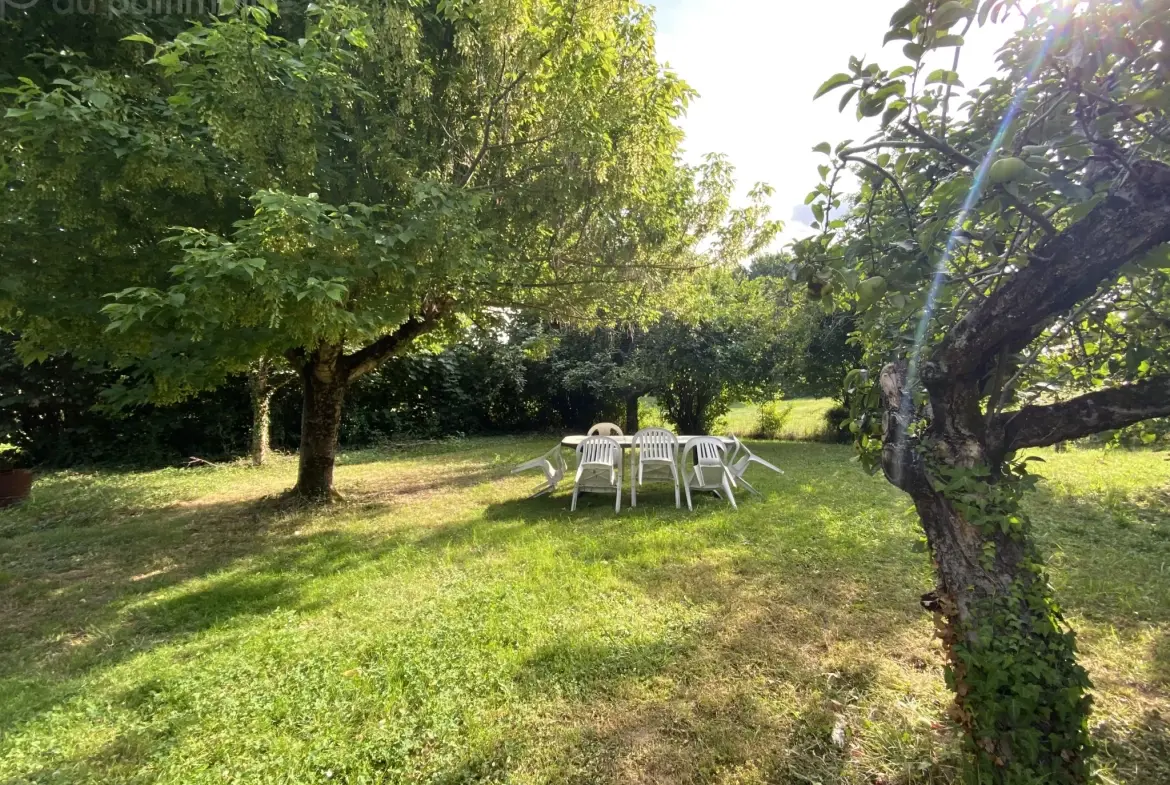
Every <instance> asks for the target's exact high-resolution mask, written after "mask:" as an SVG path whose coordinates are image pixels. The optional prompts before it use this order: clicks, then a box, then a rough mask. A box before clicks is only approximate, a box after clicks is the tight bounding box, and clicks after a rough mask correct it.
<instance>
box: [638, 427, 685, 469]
mask: <svg viewBox="0 0 1170 785" xmlns="http://www.w3.org/2000/svg"><path fill="white" fill-rule="evenodd" d="M633 446H634V447H636V448H638V460H639V461H640V462H641V461H673V460H674V459H675V456H676V455H678V437H677V436H675V435H674V434H673V433H671V432H670V431H668V430H666V429H665V428H643V429H642V430H640V431H638V432H637V433H635V434H634V441H633Z"/></svg>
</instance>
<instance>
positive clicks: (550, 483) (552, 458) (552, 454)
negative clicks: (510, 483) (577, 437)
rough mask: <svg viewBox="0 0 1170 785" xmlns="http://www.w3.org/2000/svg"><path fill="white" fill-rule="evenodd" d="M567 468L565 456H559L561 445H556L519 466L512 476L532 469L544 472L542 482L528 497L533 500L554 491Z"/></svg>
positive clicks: (563, 477)
mask: <svg viewBox="0 0 1170 785" xmlns="http://www.w3.org/2000/svg"><path fill="white" fill-rule="evenodd" d="M568 468H569V467H568V466H566V465H565V456H564V455H562V454H561V445H559V444H558V445H557V446H556V447H553V448H552V449H551V450H549V451H548V452H546V453H545V454H544V455H542V456H540V457H539V458H533V459H532V460H531V461H528V462H526V463H522V464H520V465H519V466H517V467H516V468H515V469H513V470H512V474H519V473H520V472H527V471H532V470H533V469H540V470H541V471H542V472H544V482H543V483H541V484H540V485H538V486H536V488H534V489H533V491H532V494H531V495H530V496H529V497H528V498H529V499H535V498H536V497H537V496H543V495H544V494H546V493H552V492H553V491H555V490H556V489H557V483H559V482H560V481H561V480H563V479H565V472H566V471H567V470H568Z"/></svg>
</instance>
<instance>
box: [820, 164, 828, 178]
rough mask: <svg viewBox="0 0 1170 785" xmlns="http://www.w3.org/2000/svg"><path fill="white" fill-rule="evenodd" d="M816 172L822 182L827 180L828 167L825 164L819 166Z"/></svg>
mask: <svg viewBox="0 0 1170 785" xmlns="http://www.w3.org/2000/svg"><path fill="white" fill-rule="evenodd" d="M817 171H818V172H820V174H821V179H822V180H827V179H828V178H829V167H828V165H827V164H821V165H820V166H818V167H817Z"/></svg>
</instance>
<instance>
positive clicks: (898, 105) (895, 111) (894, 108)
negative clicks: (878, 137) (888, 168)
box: [882, 101, 907, 159]
mask: <svg viewBox="0 0 1170 785" xmlns="http://www.w3.org/2000/svg"><path fill="white" fill-rule="evenodd" d="M906 106H907V103H906V102H905V101H894V102H893V103H891V104H890V105H889V106H888V107H886V111H885V112H883V113H882V125H883V126H886V125H889V124H890V123H892V122H894V120H896V119H897V118H898V115H900V114H902V112H904V111H906ZM886 158H887V159H889V155H888V154H887V155H886Z"/></svg>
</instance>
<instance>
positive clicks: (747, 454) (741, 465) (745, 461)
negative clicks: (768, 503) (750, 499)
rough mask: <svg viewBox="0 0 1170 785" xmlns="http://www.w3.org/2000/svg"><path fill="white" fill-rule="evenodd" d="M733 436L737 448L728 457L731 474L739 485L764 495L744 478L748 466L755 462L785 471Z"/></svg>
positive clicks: (777, 471)
mask: <svg viewBox="0 0 1170 785" xmlns="http://www.w3.org/2000/svg"><path fill="white" fill-rule="evenodd" d="M731 438H732V440H734V442H735V449H734V450H732V451H731V457H729V458H728V459H727V468H728V469H730V470H731V476H732V477H734V478H735V482H736V484H737V485H742V486H743V487H745V488H747V489H748V490H749V491H751V492H752V493H754V494H755V495H756V496H762V495H763V494H762V493H760V492H759V491H757V490H756V489H755V488H753V487H752V486H751V485H750V484H749V483H748V481H747V480H745V479H744V478H743V475H744V474H745V473H746V472H747V470H748V467H749V466H751V465H752V464H753V463H758V464H760V466H763V467H764V468H765V469H771V470H772V471H774V472H776V473H777V474H783V473H784V472H783V471H782V470H781V469H779V468H777V467H775V466H773V465H772V464H770V463H768V462H767V461H765V460H764V459H763V458H761V457H760V456H758V455H756V454H755V453H754V452H752V451H751V450H749V449H748V448H747V445H746V444H744V443H743V442H741V441H740V440H739V437H738V436H732V437H731Z"/></svg>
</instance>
